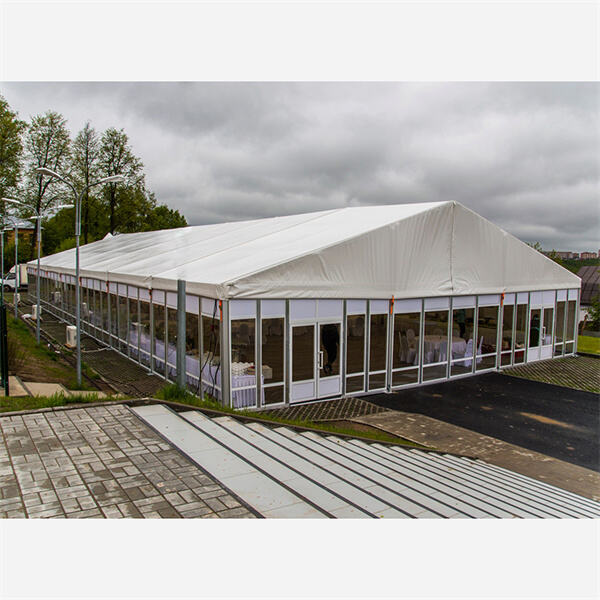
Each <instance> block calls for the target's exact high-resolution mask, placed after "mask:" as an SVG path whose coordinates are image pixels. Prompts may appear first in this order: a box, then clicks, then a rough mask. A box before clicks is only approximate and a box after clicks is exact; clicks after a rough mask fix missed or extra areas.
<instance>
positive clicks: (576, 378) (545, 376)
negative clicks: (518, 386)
mask: <svg viewBox="0 0 600 600" xmlns="http://www.w3.org/2000/svg"><path fill="white" fill-rule="evenodd" d="M503 373H505V374H506V375H512V376H513V377H522V378H524V379H531V380H532V381H541V382H543V383H552V384H554V385H560V386H563V387H568V388H572V389H575V390H583V391H585V392H593V393H596V394H597V393H600V358H591V357H589V356H575V357H569V358H553V359H551V360H541V361H538V362H533V363H528V364H526V365H519V366H516V367H510V368H509V369H504V371H503Z"/></svg>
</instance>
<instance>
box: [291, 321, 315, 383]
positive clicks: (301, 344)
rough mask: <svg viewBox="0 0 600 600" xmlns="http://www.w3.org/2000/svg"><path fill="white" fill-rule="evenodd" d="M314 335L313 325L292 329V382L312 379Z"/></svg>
mask: <svg viewBox="0 0 600 600" xmlns="http://www.w3.org/2000/svg"><path fill="white" fill-rule="evenodd" d="M314 335H315V327H314V325H299V326H295V327H293V328H292V381H306V380H308V379H314V376H315V372H314V366H315V354H314V353H315V338H314Z"/></svg>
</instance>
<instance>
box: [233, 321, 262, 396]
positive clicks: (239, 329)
mask: <svg viewBox="0 0 600 600" xmlns="http://www.w3.org/2000/svg"><path fill="white" fill-rule="evenodd" d="M255 342H256V319H235V320H233V321H231V388H232V390H236V389H239V388H250V389H244V390H239V391H237V392H236V391H233V393H232V402H233V406H234V408H242V407H246V406H256V366H255V346H254V344H255Z"/></svg>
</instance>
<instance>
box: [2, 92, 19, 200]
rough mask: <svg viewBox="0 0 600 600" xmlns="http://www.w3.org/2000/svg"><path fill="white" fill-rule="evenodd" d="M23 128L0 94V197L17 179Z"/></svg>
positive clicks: (12, 188)
mask: <svg viewBox="0 0 600 600" xmlns="http://www.w3.org/2000/svg"><path fill="white" fill-rule="evenodd" d="M24 130H25V123H24V122H23V121H20V120H19V119H18V118H17V113H15V112H13V111H12V110H10V106H9V105H8V102H7V101H6V100H5V99H4V98H3V97H2V96H0V198H3V197H6V196H10V195H11V194H12V191H13V190H14V189H15V188H16V186H17V183H18V181H19V175H20V172H21V155H22V154H23V141H22V139H21V136H22V133H23V131H24Z"/></svg>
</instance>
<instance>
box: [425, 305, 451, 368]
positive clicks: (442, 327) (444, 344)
mask: <svg viewBox="0 0 600 600" xmlns="http://www.w3.org/2000/svg"><path fill="white" fill-rule="evenodd" d="M423 359H424V360H423V363H424V364H430V363H437V362H442V361H445V360H448V311H447V310H440V311H430V312H426V313H425V339H424V340H423ZM423 378H425V376H423Z"/></svg>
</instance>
